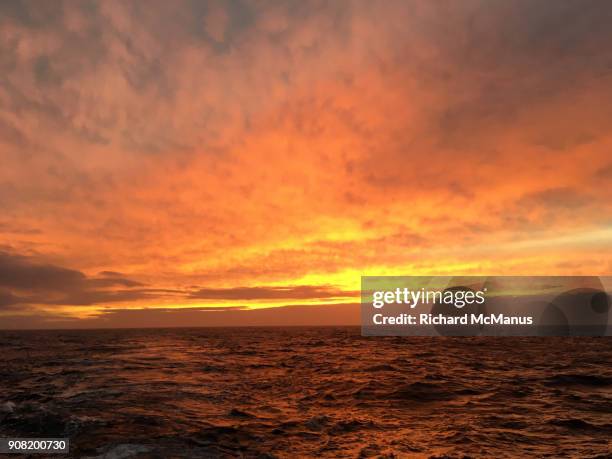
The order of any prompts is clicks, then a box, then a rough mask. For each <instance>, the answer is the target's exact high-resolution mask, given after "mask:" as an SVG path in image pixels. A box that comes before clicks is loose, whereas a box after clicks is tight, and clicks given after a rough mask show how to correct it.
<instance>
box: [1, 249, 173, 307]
mask: <svg viewBox="0 0 612 459" xmlns="http://www.w3.org/2000/svg"><path fill="white" fill-rule="evenodd" d="M142 286H144V284H142V283H140V282H137V281H134V280H131V279H128V278H126V277H123V276H120V275H119V273H113V275H110V276H109V275H108V274H107V275H106V276H104V277H88V276H87V275H85V274H84V273H82V272H80V271H77V270H74V269H69V268H64V267H61V266H57V265H53V264H46V263H41V262H39V261H37V260H35V259H34V258H32V257H26V256H23V255H19V254H14V253H9V252H0V287H2V288H3V289H2V290H0V307H5V306H9V305H13V304H17V303H31V304H49V305H52V304H58V305H94V304H104V303H109V302H121V301H133V300H139V299H144V298H158V297H160V296H168V295H169V294H171V293H173V291H169V290H161V289H143V288H138V289H136V288H134V287H142ZM15 292H18V293H19V296H17V295H16V293H15Z"/></svg>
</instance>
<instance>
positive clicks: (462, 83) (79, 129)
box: [0, 0, 612, 320]
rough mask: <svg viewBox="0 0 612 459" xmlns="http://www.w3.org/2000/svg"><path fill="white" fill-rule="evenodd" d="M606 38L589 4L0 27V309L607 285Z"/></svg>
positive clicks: (171, 9) (215, 13)
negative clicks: (497, 278)
mask: <svg viewBox="0 0 612 459" xmlns="http://www.w3.org/2000/svg"><path fill="white" fill-rule="evenodd" d="M611 22H612V5H611V4H610V2H607V1H590V0H589V1H557V2H554V4H551V2H548V1H539V0H536V1H498V2H489V1H472V0H468V1H462V2H457V3H453V2H437V1H435V2H422V1H380V2H372V1H346V2H319V1H307V2H294V1H287V2H268V1H240V0H235V1H230V2H221V1H218V2H217V1H206V2H192V1H184V2H178V3H177V2H173V3H172V4H169V3H168V2H162V1H152V2H139V1H127V2H126V1H122V2H114V1H105V2H89V1H87V2H79V3H75V2H53V4H49V3H48V2H43V1H26V2H21V1H10V2H3V3H2V4H1V5H0V157H1V164H2V167H0V210H1V212H0V250H2V253H1V254H0V308H2V309H9V308H10V309H11V310H12V311H13V312H14V311H15V310H20V309H21V310H22V311H24V313H26V312H27V314H29V315H30V316H29V317H34V316H35V315H36V314H37V313H40V314H42V313H48V312H49V310H50V309H51V308H53V307H55V310H56V311H57V310H59V311H61V313H62V314H67V315H77V316H79V317H86V316H88V315H91V314H101V313H102V311H105V310H106V309H104V308H106V307H110V308H114V307H117V308H129V307H137V308H143V307H149V308H153V307H164V308H167V307H172V306H176V307H186V306H194V307H201V306H214V305H217V306H219V305H222V306H223V307H226V306H230V305H231V304H235V305H238V306H240V305H243V303H244V302H246V303H249V302H255V303H257V304H263V303H265V302H266V301H267V302H268V303H266V304H268V305H270V304H274V305H280V304H298V302H299V301H300V300H309V301H312V302H322V301H328V302H339V301H348V299H349V298H351V297H353V296H354V291H355V290H357V289H358V288H359V276H360V275H361V274H416V273H420V274H432V273H437V274H450V273H465V274H470V273H472V274H473V273H486V274H491V273H494V274H506V273H507V274H510V273H512V274H597V275H603V274H610V273H612V252H611V250H612V249H611V247H612V244H610V242H612V218H611V217H610V216H611V215H612V204H611V203H612V187H610V185H609V183H610V170H611V168H612V159H611V158H612V157H611V155H610V152H611V151H612V134H611V133H612V129H611V128H612V126H611V123H612V121H610V120H612V72H611V67H610V65H611V62H612V51H611V50H610V47H609V46H606V44H607V43H610V42H612V29H611V28H610V27H609V25H610V23H611ZM64 267H70V268H64ZM102 272H106V273H105V274H99V273H102ZM113 272H115V273H126V274H125V275H123V274H121V275H113V274H112V273H113ZM109 273H110V274H109ZM230 303H231V304H230ZM249 304H250V303H249ZM32 320H33V319H32Z"/></svg>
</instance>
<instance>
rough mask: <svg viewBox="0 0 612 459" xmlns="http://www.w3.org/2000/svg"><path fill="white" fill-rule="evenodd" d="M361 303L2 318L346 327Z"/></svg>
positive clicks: (35, 323)
mask: <svg viewBox="0 0 612 459" xmlns="http://www.w3.org/2000/svg"><path fill="white" fill-rule="evenodd" d="M359 314H360V309H359V304H358V303H344V304H331V305H322V306H311V305H297V306H287V307H275V308H265V309H246V308H241V307H231V308H225V309H224V308H214V309H201V308H161V309H148V308H144V309H124V308H116V309H106V310H103V311H101V312H100V314H99V315H97V316H96V317H93V318H92V317H90V318H82V319H78V318H71V317H67V316H61V315H57V314H48V313H47V314H41V315H38V316H27V315H19V314H11V315H5V316H3V317H2V328H4V329H20V328H34V329H37V328H38V329H46V328H60V329H61V328H159V327H228V326H229V327H231V326H243V327H244V326H259V327H265V326H296V325H297V326H299V325H301V326H332V325H333V326H346V325H353V326H355V325H359V324H360V318H359V317H360V316H359Z"/></svg>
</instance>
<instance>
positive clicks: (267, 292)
mask: <svg viewBox="0 0 612 459" xmlns="http://www.w3.org/2000/svg"><path fill="white" fill-rule="evenodd" d="M354 295H355V292H343V291H341V290H338V289H335V288H332V287H328V286H314V285H299V286H287V287H233V288H220V289H219V288H217V289H214V288H202V289H199V290H197V291H195V292H192V293H191V294H190V297H191V298H198V299H207V300H238V301H239V300H289V299H292V300H293V299H302V300H303V299H322V298H327V299H329V298H342V297H346V296H354Z"/></svg>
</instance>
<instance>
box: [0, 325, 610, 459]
mask: <svg viewBox="0 0 612 459" xmlns="http://www.w3.org/2000/svg"><path fill="white" fill-rule="evenodd" d="M0 353H1V355H2V359H3V365H2V366H1V367H0V374H1V379H0V388H1V392H0V437H68V438H70V456H71V457H79V458H82V457H96V458H114V459H121V458H192V457H193V458H234V457H237V458H262V459H263V458H302V457H303V458H308V457H323V458H326V457H330V458H344V457H348V458H366V457H379V458H381V457H382V458H395V457H398V458H402V457H408V458H409V457H424V458H430V457H432V458H464V457H494V458H505V457H580V458H604V457H611V456H610V454H611V453H612V444H611V440H610V439H611V438H612V339H610V338H606V337H599V338H595V337H594V338H584V337H576V338H551V337H546V338H487V337H473V338H470V337H454V338H453V337H362V336H361V335H360V330H359V329H358V328H357V327H346V328H337V327H328V328H327V327H318V328H308V327H290V328H223V329H222V328H209V329H206V328H193V329H140V330H81V331H75V330H72V331H3V332H0ZM12 457H17V456H12ZM32 457H44V456H43V455H36V456H32ZM49 457H58V456H49Z"/></svg>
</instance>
